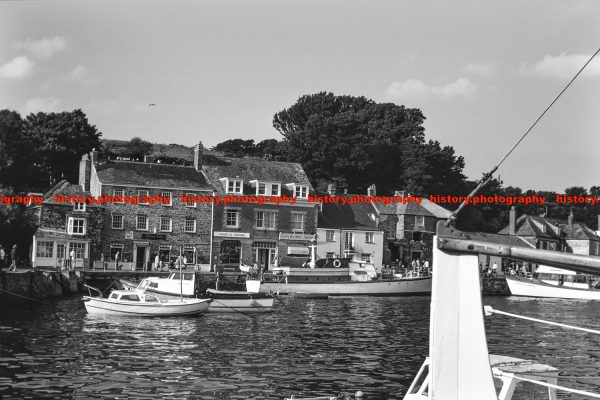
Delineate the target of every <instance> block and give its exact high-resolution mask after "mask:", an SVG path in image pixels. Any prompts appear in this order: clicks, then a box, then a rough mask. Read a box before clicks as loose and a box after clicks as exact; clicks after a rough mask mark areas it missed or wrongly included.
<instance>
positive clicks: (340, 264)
mask: <svg viewBox="0 0 600 400" xmlns="http://www.w3.org/2000/svg"><path fill="white" fill-rule="evenodd" d="M333 266H334V267H335V268H339V267H341V266H342V262H341V261H340V260H338V259H336V260H335V261H334V262H333Z"/></svg>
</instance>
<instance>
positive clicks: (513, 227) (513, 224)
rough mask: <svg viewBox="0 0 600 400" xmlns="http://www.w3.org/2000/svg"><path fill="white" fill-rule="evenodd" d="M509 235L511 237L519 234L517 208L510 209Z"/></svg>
mask: <svg viewBox="0 0 600 400" xmlns="http://www.w3.org/2000/svg"><path fill="white" fill-rule="evenodd" d="M508 234H509V235H511V236H515V235H516V234H517V210H516V209H515V206H512V207H511V208H510V213H509V214H508Z"/></svg>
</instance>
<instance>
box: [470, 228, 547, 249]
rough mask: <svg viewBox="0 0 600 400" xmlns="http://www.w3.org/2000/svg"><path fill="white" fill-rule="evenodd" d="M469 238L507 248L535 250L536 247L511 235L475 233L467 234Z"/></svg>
mask: <svg viewBox="0 0 600 400" xmlns="http://www.w3.org/2000/svg"><path fill="white" fill-rule="evenodd" d="M465 234H466V235H467V237H468V238H469V239H471V240H477V241H480V242H485V243H495V244H500V245H505V246H517V247H528V248H535V246H534V245H532V244H531V243H529V242H527V241H526V240H524V239H521V238H519V237H517V236H511V235H500V234H497V233H483V232H473V233H470V232H469V233H465Z"/></svg>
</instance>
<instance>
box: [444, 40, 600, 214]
mask: <svg viewBox="0 0 600 400" xmlns="http://www.w3.org/2000/svg"><path fill="white" fill-rule="evenodd" d="M598 53H600V48H598V50H596V52H595V53H594V54H592V56H591V57H590V59H589V60H587V62H586V63H585V64H584V65H583V67H581V69H580V70H579V71H578V72H577V73H576V74H575V76H574V77H573V78H572V79H571V80H570V81H569V83H567V85H566V86H565V87H564V88H563V90H561V91H560V93H559V94H558V95H557V96H556V97H555V98H554V100H552V103H550V105H549V106H548V107H546V109H545V110H544V112H542V113H541V114H540V116H539V117H538V118H537V119H536V120H535V121H534V122H533V124H531V126H530V127H529V129H527V131H525V133H524V134H523V136H521V138H520V139H519V140H517V142H516V143H515V144H514V145H513V146H512V147H511V148H510V150H508V152H507V153H506V154H505V155H504V157H502V159H501V160H500V162H499V163H498V164H496V166H495V167H494V168H493V169H492V170H491V171H490V172H488V173H487V174H485V175H484V176H483V178H481V181H479V184H478V185H477V186H476V187H475V189H473V191H472V192H471V193H470V194H469V195H468V196H467V198H469V197H473V196H475V194H476V193H477V192H478V191H479V190H480V189H481V188H482V187H483V186H484V185H485V184H486V183H488V182H489V181H490V180H491V179H492V174H493V173H494V172H496V171H497V170H498V168H499V167H500V165H502V163H503V162H504V161H505V160H506V159H507V158H508V156H509V155H510V154H511V153H512V152H513V151H514V150H515V149H516V148H517V146H518V145H519V144H521V142H522V141H523V139H525V137H526V136H527V135H528V134H529V132H531V131H532V130H533V128H534V127H535V126H536V125H537V123H538V122H540V120H541V119H542V118H543V117H544V115H546V113H547V112H548V110H550V108H551V107H552V106H553V105H554V103H556V102H557V100H558V99H559V98H560V96H562V95H563V93H564V92H565V91H566V90H567V89H568V88H569V86H571V84H572V83H573V82H574V81H575V79H577V77H578V76H579V75H580V74H581V73H582V72H583V70H584V69H585V67H587V66H588V64H589V63H590V62H592V60H593V59H594V58H595V57H596V56H597V55H598ZM466 204H467V200H466V199H465V200H464V201H463V202H462V203H461V204H460V206H458V208H457V209H456V210H454V212H452V214H450V217H448V221H446V226H448V225H450V224H451V223H452V221H454V220H455V219H456V216H457V215H458V213H459V212H460V211H461V210H462V209H463V208H464V207H465V205H466Z"/></svg>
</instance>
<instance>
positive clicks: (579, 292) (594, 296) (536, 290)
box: [506, 275, 600, 300]
mask: <svg viewBox="0 0 600 400" xmlns="http://www.w3.org/2000/svg"><path fill="white" fill-rule="evenodd" d="M567 276H568V277H573V276H574V275H567ZM582 277H583V278H585V276H582ZM539 278H543V276H542V277H539ZM539 278H538V279H535V278H521V277H516V276H507V277H506V283H507V284H508V288H509V289H510V293H511V294H512V295H513V296H524V297H550V298H559V299H580V300H600V290H599V289H597V288H595V287H591V286H589V284H586V286H588V288H586V289H584V288H578V287H573V286H565V285H563V284H562V282H563V281H557V284H551V283H547V282H546V281H544V280H541V279H539ZM571 282H572V281H571ZM558 283H561V284H560V285H558Z"/></svg>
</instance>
